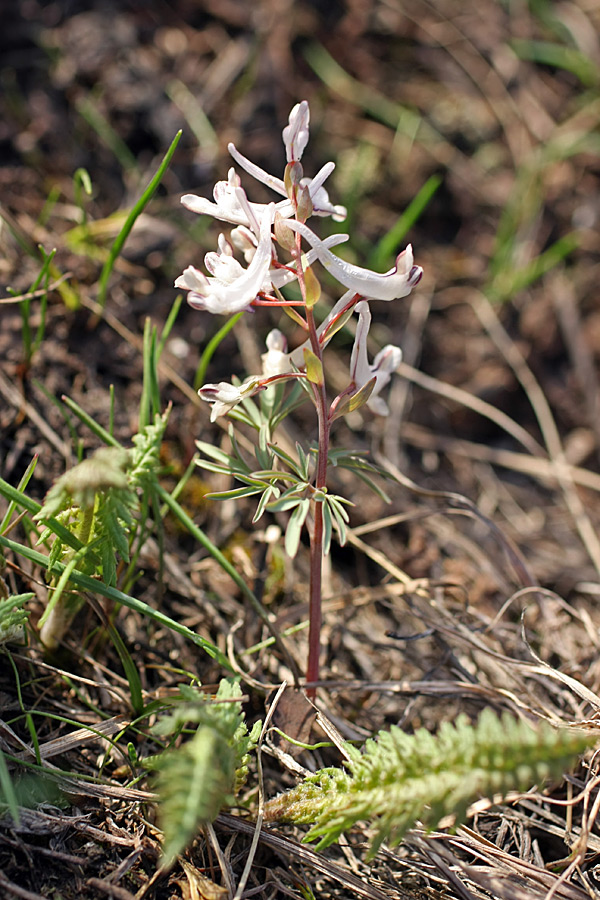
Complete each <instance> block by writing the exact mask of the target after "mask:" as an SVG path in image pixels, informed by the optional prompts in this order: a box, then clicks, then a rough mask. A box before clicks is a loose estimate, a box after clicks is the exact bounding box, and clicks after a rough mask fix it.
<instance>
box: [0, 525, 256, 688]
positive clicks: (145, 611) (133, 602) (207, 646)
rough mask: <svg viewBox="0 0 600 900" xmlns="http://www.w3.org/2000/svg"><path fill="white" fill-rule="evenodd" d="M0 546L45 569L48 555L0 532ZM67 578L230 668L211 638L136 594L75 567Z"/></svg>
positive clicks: (55, 570)
mask: <svg viewBox="0 0 600 900" xmlns="http://www.w3.org/2000/svg"><path fill="white" fill-rule="evenodd" d="M56 524H58V523H56ZM70 537H71V538H72V537H73V536H72V535H70ZM0 547H4V548H5V549H6V550H10V551H11V552H12V553H15V554H16V555H17V556H22V557H24V558H25V559H28V560H29V561H30V562H32V563H34V564H35V565H38V566H42V567H43V568H44V569H46V568H47V567H48V557H47V556H44V555H43V554H42V553H38V551H37V550H33V549H32V548H31V547H26V546H24V545H23V544H18V543H17V542H16V541H11V540H10V539H9V538H6V537H3V536H2V535H0ZM64 570H65V566H64V565H63V564H62V563H58V562H57V563H55V564H54V565H53V566H52V567H51V568H50V573H51V574H52V575H57V576H59V577H60V576H61V575H62V573H63V572H64ZM240 577H241V576H240ZM70 581H71V583H72V584H74V585H75V586H76V587H78V588H81V590H84V591H89V592H90V593H91V594H101V595H102V596H103V597H106V599H107V600H112V601H113V602H114V603H120V604H121V605H122V606H126V607H127V608H128V609H132V610H133V611H134V612H138V613H140V615H142V616H147V617H148V618H149V619H153V620H154V621H155V622H158V623H159V624H161V625H164V626H165V627H166V628H169V629H170V630H171V631H174V632H176V634H180V635H182V636H183V637H185V638H187V639H188V640H190V641H191V642H192V643H193V644H196V646H198V647H202V649H203V650H204V651H205V652H206V653H208V655H209V656H210V657H212V658H213V659H215V660H216V661H217V662H218V663H219V665H221V666H223V667H224V668H226V669H227V670H228V671H230V670H231V666H230V664H229V661H228V659H227V658H226V657H225V656H224V655H223V653H221V651H220V650H219V648H218V647H216V646H215V645H214V644H211V643H210V641H207V640H206V639H205V638H203V637H201V636H200V635H199V634H196V633H195V632H193V631H191V630H190V629H189V628H187V627H186V626H185V625H182V624H181V623H179V622H176V621H175V620H174V619H171V617H170V616H167V615H166V614H165V613H162V612H160V611H159V610H157V609H153V608H152V607H151V606H148V604H147V603H144V601H143V600H137V599H136V598H135V597H131V596H130V595H129V594H125V593H123V591H120V590H118V589H117V588H113V587H109V586H108V585H106V584H103V583H102V582H101V581H98V580H97V579H95V578H90V576H89V575H84V574H83V572H79V571H78V570H77V569H75V570H74V571H73V572H72V573H71V576H70Z"/></svg>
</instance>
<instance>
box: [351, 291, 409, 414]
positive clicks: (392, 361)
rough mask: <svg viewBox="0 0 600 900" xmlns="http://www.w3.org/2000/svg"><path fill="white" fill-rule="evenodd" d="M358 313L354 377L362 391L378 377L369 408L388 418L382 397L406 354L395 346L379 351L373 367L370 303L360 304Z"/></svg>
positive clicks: (390, 345) (363, 302)
mask: <svg viewBox="0 0 600 900" xmlns="http://www.w3.org/2000/svg"><path fill="white" fill-rule="evenodd" d="M356 312H357V313H358V324H357V326H356V336H355V338H354V346H353V348H352V357H351V359H350V376H351V378H352V381H353V382H354V384H355V386H356V390H357V391H359V390H360V389H361V388H362V387H364V385H365V384H368V383H369V381H371V380H372V379H373V378H375V384H374V385H373V390H372V391H371V395H370V397H369V399H368V401H367V406H368V407H369V409H371V410H372V411H373V412H374V413H377V414H378V415H380V416H387V414H388V413H389V409H388V406H387V403H386V402H385V400H384V399H383V398H382V397H379V396H378V394H379V393H380V392H381V390H382V388H384V387H385V386H386V384H387V383H388V381H389V380H390V378H391V377H392V373H393V372H395V371H396V369H397V368H398V366H399V365H400V363H401V361H402V351H401V350H400V348H399V347H395V346H394V345H393V344H387V346H385V347H384V348H383V349H382V350H380V351H379V353H378V354H377V356H376V357H375V359H374V360H373V365H369V357H368V354H367V337H368V334H369V328H370V327H371V311H370V309H369V304H368V303H366V302H365V301H364V300H363V301H361V302H360V303H357V304H356Z"/></svg>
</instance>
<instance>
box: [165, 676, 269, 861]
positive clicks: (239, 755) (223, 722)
mask: <svg viewBox="0 0 600 900" xmlns="http://www.w3.org/2000/svg"><path fill="white" fill-rule="evenodd" d="M180 693H181V695H182V698H183V700H184V701H187V702H184V703H182V704H180V705H178V706H177V707H176V708H175V711H174V712H173V714H172V715H170V716H169V717H166V718H164V719H162V720H161V721H160V722H159V723H158V724H157V726H156V728H155V732H157V733H160V734H171V733H176V732H179V731H180V730H181V729H182V728H183V726H184V724H188V725H189V724H190V723H194V724H195V725H196V726H197V728H196V731H195V733H194V735H193V737H192V738H191V739H190V740H188V741H186V742H185V743H184V744H182V745H181V746H180V747H178V748H177V749H175V750H167V751H165V752H164V753H162V754H161V755H160V756H158V757H156V759H155V765H156V767H157V768H158V780H157V789H158V795H159V813H160V822H161V826H162V829H163V832H164V843H163V865H164V866H169V865H170V864H171V863H172V862H173V860H174V859H175V857H176V856H177V855H178V854H179V853H181V852H183V850H184V849H185V848H186V847H187V845H188V844H189V843H190V841H192V840H193V838H194V837H195V835H196V832H197V830H198V828H199V827H200V826H201V825H203V824H206V823H207V822H212V821H214V819H215V818H216V817H217V815H218V814H219V812H220V811H221V809H222V808H223V807H224V806H226V805H228V804H231V803H233V800H234V797H235V794H236V792H237V791H238V790H239V789H240V788H241V787H242V785H243V784H244V782H245V780H246V775H247V771H248V757H249V753H250V751H251V750H252V749H253V747H254V746H255V745H256V741H257V739H258V733H259V731H260V722H257V723H256V725H255V726H254V728H253V730H252V732H250V733H249V732H248V729H247V728H246V724H245V721H244V714H243V711H242V705H241V702H240V698H241V696H242V692H241V690H240V686H239V684H238V683H237V682H235V681H232V680H228V679H223V680H222V681H221V683H220V685H219V689H218V691H217V694H216V696H215V698H214V700H211V699H210V698H207V697H206V696H205V695H204V694H203V693H202V692H200V691H197V690H195V689H194V688H190V687H186V686H185V685H181V686H180Z"/></svg>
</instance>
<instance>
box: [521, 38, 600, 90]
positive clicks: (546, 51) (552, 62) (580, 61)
mask: <svg viewBox="0 0 600 900" xmlns="http://www.w3.org/2000/svg"><path fill="white" fill-rule="evenodd" d="M510 47H511V48H512V50H513V51H514V52H515V54H516V55H517V56H518V57H519V59H526V60H529V61H530V62H534V63H538V65H543V66H552V68H554V69H563V70H564V71H565V72H571V73H572V74H573V75H575V77H576V78H578V79H579V81H580V82H581V83H582V84H583V85H584V86H585V87H596V86H597V85H598V83H599V82H600V69H599V68H598V66H597V65H596V64H595V63H594V62H593V61H592V60H591V59H590V58H589V56H586V55H585V53H582V52H581V50H577V48H576V47H566V46H565V45H564V44H555V43H553V42H552V41H530V40H527V39H525V38H514V39H513V40H512V41H510Z"/></svg>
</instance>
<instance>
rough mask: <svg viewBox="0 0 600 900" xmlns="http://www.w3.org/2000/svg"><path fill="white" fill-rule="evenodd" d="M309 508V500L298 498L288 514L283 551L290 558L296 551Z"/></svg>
mask: <svg viewBox="0 0 600 900" xmlns="http://www.w3.org/2000/svg"><path fill="white" fill-rule="evenodd" d="M309 509H310V500H308V499H307V500H300V502H299V503H298V505H297V506H296V508H295V510H294V511H293V513H292V514H291V516H290V520H289V522H288V525H287V528H286V531H285V552H286V553H287V555H288V556H289V557H290V559H293V558H294V557H295V555H296V553H297V552H298V547H299V546H300V536H301V534H302V527H303V525H304V523H305V521H306V517H307V515H308V511H309Z"/></svg>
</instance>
